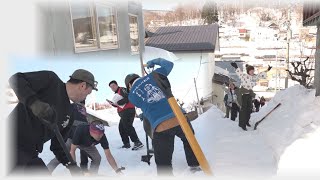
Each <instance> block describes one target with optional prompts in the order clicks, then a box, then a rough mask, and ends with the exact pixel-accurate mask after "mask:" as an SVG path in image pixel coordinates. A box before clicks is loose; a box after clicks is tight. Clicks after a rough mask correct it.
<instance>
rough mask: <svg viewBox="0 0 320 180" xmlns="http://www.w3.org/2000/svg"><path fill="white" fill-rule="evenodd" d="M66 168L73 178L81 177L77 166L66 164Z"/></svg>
mask: <svg viewBox="0 0 320 180" xmlns="http://www.w3.org/2000/svg"><path fill="white" fill-rule="evenodd" d="M65 166H66V168H67V169H69V171H70V173H71V175H73V176H79V175H82V170H81V168H80V167H79V166H77V164H76V163H74V162H73V163H67V164H65Z"/></svg>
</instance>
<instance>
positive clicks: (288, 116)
mask: <svg viewBox="0 0 320 180" xmlns="http://www.w3.org/2000/svg"><path fill="white" fill-rule="evenodd" d="M278 103H281V106H280V107H279V108H278V109H276V110H275V111H274V112H272V113H271V114H270V115H269V116H268V117H267V118H266V119H265V120H264V121H263V122H262V123H261V124H260V125H259V126H258V129H257V131H258V133H259V134H260V135H261V136H262V137H263V140H264V141H265V143H266V144H267V145H268V146H270V148H271V149H272V151H273V154H274V156H275V159H276V161H277V162H278V163H277V164H278V175H293V174H295V175H306V174H308V175H316V176H320V166H319V162H320V153H319V152H320V141H319V137H320V97H315V90H308V89H306V88H304V87H303V86H300V85H296V86H293V87H291V88H289V89H286V90H283V91H280V92H278V93H277V94H276V96H275V97H274V98H273V99H272V100H271V101H270V102H269V103H268V104H267V106H266V107H263V108H262V109H261V111H260V112H259V113H255V114H253V115H252V117H251V119H250V121H251V124H254V122H256V121H258V120H260V119H261V118H262V117H263V116H264V115H265V114H267V113H268V112H269V111H270V110H271V109H272V108H273V107H275V106H276V105H277V104H278Z"/></svg>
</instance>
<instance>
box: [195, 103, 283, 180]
mask: <svg viewBox="0 0 320 180" xmlns="http://www.w3.org/2000/svg"><path fill="white" fill-rule="evenodd" d="M224 116H225V113H223V112H222V111H221V110H220V109H218V108H217V107H215V106H213V107H212V108H211V109H209V110H208V111H207V112H206V113H204V114H202V115H201V116H200V117H199V118H198V119H196V120H195V121H194V122H193V127H194V129H195V131H196V132H195V134H196V137H197V140H198V141H199V144H200V146H201V148H202V150H203V152H204V154H205V156H206V157H207V159H208V161H209V164H210V165H211V168H212V169H213V172H214V174H215V177H227V178H232V177H246V178H250V179H251V178H254V177H272V176H274V175H275V174H276V170H277V169H276V162H275V160H274V158H273V153H272V150H271V149H270V148H269V147H268V146H267V145H266V144H265V143H264V141H263V139H262V136H261V135H260V134H258V133H257V131H243V130H242V129H241V128H240V127H238V122H236V121H231V120H230V119H227V118H224Z"/></svg>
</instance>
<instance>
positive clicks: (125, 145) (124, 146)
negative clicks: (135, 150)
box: [121, 143, 131, 149]
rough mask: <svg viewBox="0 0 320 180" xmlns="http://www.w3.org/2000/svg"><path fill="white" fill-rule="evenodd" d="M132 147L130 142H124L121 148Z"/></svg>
mask: <svg viewBox="0 0 320 180" xmlns="http://www.w3.org/2000/svg"><path fill="white" fill-rule="evenodd" d="M130 147H131V146H130V143H128V144H124V145H123V146H122V147H121V148H125V149H129V148H130Z"/></svg>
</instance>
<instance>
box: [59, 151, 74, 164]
mask: <svg viewBox="0 0 320 180" xmlns="http://www.w3.org/2000/svg"><path fill="white" fill-rule="evenodd" d="M56 158H57V160H58V161H59V162H60V163H61V164H63V165H64V166H68V165H69V164H71V162H70V161H69V159H68V157H67V155H66V154H65V153H64V152H63V153H59V155H56Z"/></svg>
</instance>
